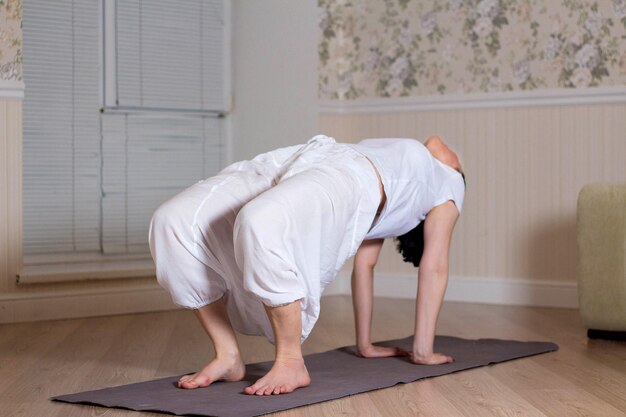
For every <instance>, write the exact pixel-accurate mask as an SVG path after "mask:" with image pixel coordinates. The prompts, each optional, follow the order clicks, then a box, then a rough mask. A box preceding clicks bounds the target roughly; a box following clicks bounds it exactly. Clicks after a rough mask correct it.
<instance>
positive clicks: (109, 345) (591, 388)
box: [0, 296, 626, 417]
mask: <svg viewBox="0 0 626 417" xmlns="http://www.w3.org/2000/svg"><path fill="white" fill-rule="evenodd" d="M414 308H415V305H414V301H412V300H392V299H377V300H376V302H375V310H374V319H373V325H372V327H373V328H372V336H373V339H374V340H385V339H393V338H401V337H406V336H409V335H410V334H411V332H412V329H413V324H414V323H413V320H414ZM353 326H354V325H353V314H352V306H351V301H350V298H349V297H345V296H330V297H324V298H323V299H322V313H321V316H320V319H319V322H318V324H317V326H316V328H315V329H314V330H313V332H312V333H311V335H310V336H309V339H308V340H307V341H306V342H305V344H304V346H303V350H304V352H305V353H313V352H320V351H325V350H329V349H334V348H336V347H340V346H345V345H350V344H353V343H354V330H353ZM437 332H438V334H445V335H454V336H459V337H465V338H472V339H475V338H484V337H496V338H502V339H516V340H548V341H553V342H555V343H557V344H559V346H560V349H559V351H557V352H551V353H548V354H545V355H537V356H533V357H530V358H524V359H518V360H513V361H508V362H505V363H501V364H496V365H491V366H487V367H482V368H477V369H472V370H468V371H463V372H458V373H454V374H450V375H445V376H441V377H436V378H428V379H425V380H421V381H417V382H414V383H411V384H404V385H402V384H401V385H397V386H394V387H390V388H387V389H382V390H377V391H371V392H368V393H363V394H359V395H354V396H349V397H346V398H341V399H338V400H334V401H328V402H324V403H320V404H313V405H310V406H305V407H299V408H296V409H292V410H286V411H284V412H280V413H275V414H273V415H274V416H280V417H301V416H307V417H326V416H337V415H345V416H371V417H396V416H513V415H520V416H522V415H523V416H562V415H563V416H565V415H567V416H569V415H577V416H624V415H626V344H625V343H623V342H622V343H619V342H608V341H601V340H591V341H590V340H587V338H586V332H585V329H584V328H583V327H582V324H581V321H580V317H579V314H578V311H576V310H572V309H551V308H539V307H520V306H494V305H484V304H470V303H451V302H446V303H444V305H443V307H442V310H441V314H440V319H439V323H438V327H437ZM0 334H1V335H2V337H0V410H2V415H10V416H39V415H46V416H59V417H61V416H63V417H66V416H76V417H86V416H92V415H106V416H107V417H131V416H132V417H139V416H142V417H145V416H159V415H161V414H156V413H137V412H132V411H128V410H114V409H109V410H107V409H104V408H101V407H95V406H86V405H85V406H77V405H71V404H60V403H52V402H50V401H49V400H48V398H49V397H50V396H53V395H58V394H62V393H70V392H76V391H81V390H88V389H96V388H99V387H105V386H110V385H119V384H125V383H130V382H138V381H143V380H148V379H152V378H158V377H165V376H171V375H179V374H183V373H186V372H192V371H194V370H197V369H199V368H200V367H202V366H203V365H204V364H205V363H206V362H207V361H208V360H209V359H210V358H211V357H212V355H213V349H212V346H211V343H210V340H209V338H208V336H207V335H206V334H205V333H204V331H203V330H202V327H201V326H200V325H199V323H198V322H197V320H196V318H195V316H194V315H193V313H192V312H191V311H187V310H178V311H171V312H160V313H149V314H135V315H124V316H114V317H99V318H88V319H76V320H62V321H50V322H39V323H22V324H18V325H2V326H0ZM238 341H239V343H240V346H241V351H242V355H243V357H244V361H245V362H246V363H250V362H257V361H264V360H271V359H272V358H273V354H274V350H273V346H272V345H271V344H269V343H268V342H267V341H266V340H265V339H264V338H262V337H255V336H244V335H238Z"/></svg>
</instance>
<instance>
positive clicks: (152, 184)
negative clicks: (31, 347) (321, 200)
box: [20, 0, 230, 282]
mask: <svg viewBox="0 0 626 417" xmlns="http://www.w3.org/2000/svg"><path fill="white" fill-rule="evenodd" d="M229 18H230V17H229V10H228V1H227V0H174V1H172V0H169V1H164V0H61V1H54V2H50V1H47V0H29V1H27V2H25V3H24V19H23V31H24V79H25V85H26V91H25V98H24V255H25V256H24V263H25V268H24V270H23V271H22V273H20V281H21V282H39V281H45V282H50V281H52V280H59V279H67V278H68V277H71V276H75V277H78V278H80V277H89V278H93V277H97V276H102V277H113V276H118V275H119V276H129V275H137V276H139V275H147V274H149V273H150V270H151V268H152V267H153V266H152V260H151V258H150V254H149V248H148V241H147V236H148V234H147V233H148V226H149V221H150V217H151V215H152V213H153V212H154V210H155V209H156V208H157V207H158V205H159V204H160V203H162V202H163V201H165V200H166V199H167V198H169V197H171V196H172V195H174V194H176V193H178V192H179V191H181V190H182V189H184V188H186V187H188V186H190V185H192V184H193V183H195V182H197V181H198V180H200V179H203V178H207V177H209V176H211V175H214V174H215V173H217V172H218V171H219V169H221V168H222V167H223V166H224V165H225V151H226V139H227V126H226V124H225V121H226V118H225V117H224V116H226V115H227V113H228V107H229V90H230V89H229V83H228V74H229V66H228V64H229V56H230V54H229V50H228V43H229V36H228V30H229V24H228V21H229ZM68 263H71V264H73V267H74V270H78V269H80V270H81V271H82V272H76V273H71V271H68V270H67V267H66V266H67V264H68ZM94 268H95V269H97V270H99V271H101V272H99V273H96V274H94V273H93V271H94ZM70 269H71V268H70ZM112 269H114V270H115V271H116V272H111V270H112ZM131 269H134V271H135V272H132V271H131ZM55 271H57V272H55Z"/></svg>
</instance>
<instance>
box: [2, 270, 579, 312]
mask: <svg viewBox="0 0 626 417" xmlns="http://www.w3.org/2000/svg"><path fill="white" fill-rule="evenodd" d="M350 292H351V291H350V276H349V274H347V273H342V274H340V275H339V276H338V277H337V279H335V280H334V281H333V283H332V284H330V285H329V286H328V287H327V288H326V290H325V291H324V295H350ZM416 292H417V274H415V275H413V274H410V275H409V274H404V275H403V274H395V275H392V274H377V275H376V279H375V281H374V295H375V296H376V297H390V298H403V299H415V295H416ZM445 299H446V300H448V301H463V302H470V303H486V304H507V305H527V306H543V307H562V308H578V292H577V286H576V284H575V283H569V282H564V283H561V282H546V281H532V280H513V279H503V278H500V279H498V278H475V277H450V279H449V281H448V289H447V291H446V296H445ZM176 308H178V307H177V306H175V305H174V304H173V303H172V301H171V299H170V295H169V294H168V293H167V292H165V290H163V289H162V288H160V287H158V286H156V284H155V285H144V286H141V287H137V288H132V289H129V288H124V289H122V288H120V289H117V290H109V291H104V292H96V291H92V292H85V291H67V292H60V293H54V294H4V295H0V324H2V323H16V322H25V321H38V320H54V319H70V318H79V317H94V316H106V315H113V314H128V313H143V312H151V311H164V310H173V309H176Z"/></svg>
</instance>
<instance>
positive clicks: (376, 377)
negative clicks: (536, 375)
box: [52, 336, 559, 417]
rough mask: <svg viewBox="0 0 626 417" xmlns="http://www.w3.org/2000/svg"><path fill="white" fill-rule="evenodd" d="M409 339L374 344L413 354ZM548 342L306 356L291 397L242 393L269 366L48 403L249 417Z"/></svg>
mask: <svg viewBox="0 0 626 417" xmlns="http://www.w3.org/2000/svg"><path fill="white" fill-rule="evenodd" d="M412 342H413V337H412V336H409V337H407V338H404V339H398V340H388V341H385V342H380V343H377V344H380V345H383V346H400V347H402V348H403V349H406V350H411V345H412ZM558 348H559V347H558V346H557V345H556V344H554V343H550V342H520V341H514V340H500V339H478V340H468V339H461V338H457V337H451V336H437V337H436V338H435V351H436V352H442V353H445V354H448V355H451V356H452V357H453V358H454V360H455V361H454V363H450V364H445V365H415V364H412V363H411V362H409V361H408V358H402V357H393V358H381V359H364V358H360V357H358V356H356V355H355V354H354V352H355V347H354V346H347V347H343V348H339V349H335V350H330V351H327V352H322V353H315V354H312V355H307V356H305V358H304V359H305V363H306V366H307V368H308V370H309V374H310V375H311V379H312V382H311V385H309V386H308V387H305V388H300V389H297V390H295V391H294V392H292V393H289V394H282V395H272V396H253V395H246V394H244V393H243V389H244V388H245V387H247V386H249V385H251V384H252V383H253V382H254V381H256V380H257V379H258V378H260V377H261V376H263V375H264V374H265V373H266V372H267V371H268V370H269V369H270V368H271V366H272V362H261V363H254V364H250V365H246V378H245V380H243V381H240V382H215V383H213V384H211V385H210V386H208V387H206V388H198V389H193V390H184V389H180V388H177V387H176V382H177V381H178V379H179V378H180V375H178V376H172V377H168V378H162V379H157V380H153V381H147V382H140V383H136V384H129V385H121V386H117V387H113V388H105V389H100V390H96V391H86V392H80V393H77V394H69V395H61V396H58V397H53V398H52V400H56V401H63V402H70V403H83V404H96V405H101V406H105V407H117V408H127V409H131V410H137V411H139V410H144V411H156V412H163V413H169V414H176V415H197V416H213V417H252V416H257V415H261V414H266V413H272V412H276V411H282V410H287V409H289V408H294V407H300V406H303V405H307V404H314V403H318V402H322V401H328V400H332V399H335V398H341V397H345V396H347V395H353V394H358V393H360V392H366V391H371V390H375V389H380V388H386V387H390V386H393V385H396V384H398V383H408V382H413V381H416V380H418V379H422V378H428V377H433V376H438V375H444V374H449V373H451V372H457V371H461V370H464V369H470V368H476V367H479V366H485V365H489V364H492V363H498V362H503V361H508V360H511V359H516V358H522V357H524V356H530V355H536V354H539V353H545V352H550V351H554V350H557V349H558Z"/></svg>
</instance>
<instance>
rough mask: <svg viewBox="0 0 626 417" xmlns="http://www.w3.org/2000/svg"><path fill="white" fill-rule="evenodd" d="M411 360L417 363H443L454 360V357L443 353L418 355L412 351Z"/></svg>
mask: <svg viewBox="0 0 626 417" xmlns="http://www.w3.org/2000/svg"><path fill="white" fill-rule="evenodd" d="M411 362H413V363H415V364H417V365H441V364H444V363H452V362H454V358H452V356H448V355H444V354H442V353H431V354H430V355H429V356H421V355H419V356H418V355H416V354H415V353H411Z"/></svg>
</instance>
